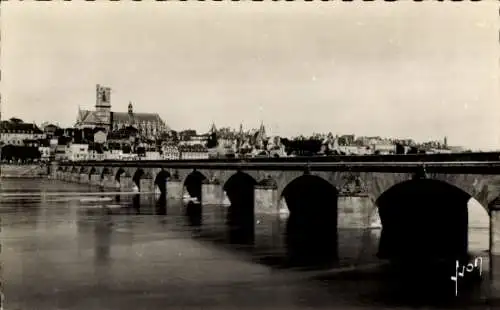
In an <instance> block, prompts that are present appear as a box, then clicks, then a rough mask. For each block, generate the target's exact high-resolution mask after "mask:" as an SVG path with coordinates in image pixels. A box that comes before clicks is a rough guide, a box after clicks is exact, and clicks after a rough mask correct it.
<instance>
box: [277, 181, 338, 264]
mask: <svg viewBox="0 0 500 310" xmlns="http://www.w3.org/2000/svg"><path fill="white" fill-rule="evenodd" d="M282 196H283V198H284V199H285V203H286V206H287V207H288V208H289V214H288V219H287V224H286V232H285V246H286V247H287V253H288V260H289V263H290V264H291V265H302V266H304V265H306V266H318V265H331V264H334V263H335V261H336V260H337V257H338V244H337V243H338V241H337V200H338V192H337V190H336V188H335V187H334V186H332V185H331V184H330V183H329V182H327V181H326V180H324V179H322V178H320V177H317V176H312V175H303V176H301V177H298V178H296V179H295V180H293V181H292V182H291V183H290V184H289V185H288V186H287V187H286V188H285V189H284V190H283V193H282Z"/></svg>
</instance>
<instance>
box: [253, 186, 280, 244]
mask: <svg viewBox="0 0 500 310" xmlns="http://www.w3.org/2000/svg"><path fill="white" fill-rule="evenodd" d="M279 198H280V197H279V196H278V186H277V184H276V183H275V182H274V181H273V180H272V179H270V178H267V179H264V180H262V181H261V182H259V183H258V184H257V185H256V186H255V188H254V214H255V238H256V239H255V244H256V245H257V246H258V247H259V248H261V249H263V250H264V251H265V250H267V249H273V250H275V249H276V248H282V246H280V245H282V243H283V236H282V232H283V227H282V226H283V225H282V224H281V222H280V219H279Z"/></svg>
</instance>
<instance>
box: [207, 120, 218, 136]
mask: <svg viewBox="0 0 500 310" xmlns="http://www.w3.org/2000/svg"><path fill="white" fill-rule="evenodd" d="M216 132H217V128H216V127H215V122H213V121H212V126H211V127H210V131H209V133H216Z"/></svg>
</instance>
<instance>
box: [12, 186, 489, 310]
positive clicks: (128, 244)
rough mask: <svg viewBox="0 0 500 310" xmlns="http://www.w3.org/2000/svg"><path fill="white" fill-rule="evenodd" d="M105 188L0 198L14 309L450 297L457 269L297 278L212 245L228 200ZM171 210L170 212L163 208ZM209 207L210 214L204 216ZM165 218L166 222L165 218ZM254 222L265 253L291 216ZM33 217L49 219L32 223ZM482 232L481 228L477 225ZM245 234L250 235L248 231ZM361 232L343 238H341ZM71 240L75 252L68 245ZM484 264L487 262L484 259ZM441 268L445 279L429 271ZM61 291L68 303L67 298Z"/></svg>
mask: <svg viewBox="0 0 500 310" xmlns="http://www.w3.org/2000/svg"><path fill="white" fill-rule="evenodd" d="M23 182H26V181H23ZM22 184H23V183H20V184H19V183H18V186H19V187H21V186H22ZM59 186H60V185H59ZM85 190H87V189H85ZM82 195H83V194H82ZM103 195H104V196H106V195H105V194H103ZM100 196H101V195H98V196H93V197H92V199H93V200H94V201H91V199H89V200H87V201H86V202H80V201H79V198H78V199H75V198H74V199H73V201H72V202H70V203H68V202H61V201H59V202H56V201H54V200H51V199H47V200H43V202H42V203H35V202H33V201H28V202H26V201H24V202H23V204H25V207H23V208H13V207H12V206H16V204H15V203H13V204H10V202H5V201H2V212H3V213H2V235H3V236H4V237H3V239H2V245H4V244H5V246H3V247H2V256H3V260H2V261H3V266H5V268H4V273H3V277H4V280H5V282H4V283H5V287H4V288H5V291H6V292H8V297H9V303H10V305H9V308H12V309H35V308H36V309H57V308H61V307H66V308H67V307H70V306H69V305H70V304H72V303H73V304H77V305H78V307H76V306H75V307H74V308H75V309H93V308H95V304H94V302H95V300H98V303H99V308H103V309H104V308H109V309H124V310H125V309H138V308H139V309H162V308H168V307H170V306H171V307H172V308H176V307H179V306H180V307H189V306H193V307H194V306H195V304H196V307H199V306H201V305H203V306H206V307H214V306H215V305H217V307H220V308H224V306H226V305H228V304H230V305H232V306H234V307H239V306H242V307H243V306H245V305H247V307H248V305H249V304H250V305H252V308H253V307H255V308H266V309H267V308H283V309H285V308H286V309H302V308H320V309H327V308H328V309H331V308H339V309H343V308H352V306H353V305H359V308H362V307H363V308H367V309H368V308H370V309H385V308H387V307H388V306H393V305H396V306H399V305H417V304H420V305H422V304H438V303H439V302H441V303H442V304H443V303H444V302H446V298H447V296H448V297H449V295H446V294H444V293H443V292H445V290H448V289H450V288H451V289H452V288H453V282H452V281H449V282H448V277H449V276H450V275H452V274H453V273H452V272H451V271H450V272H449V271H448V269H446V268H448V267H446V268H445V269H446V270H441V269H440V268H437V267H436V268H434V269H432V268H430V267H425V268H424V267H423V266H419V265H415V266H410V267H411V268H409V269H407V270H403V269H395V268H394V267H393V268H392V269H390V268H388V267H385V268H379V269H376V270H375V269H374V270H373V271H359V272H357V273H356V272H349V273H337V274H334V275H331V274H330V273H326V275H327V276H325V275H324V274H325V273H322V275H323V276H322V277H319V276H316V277H314V276H311V275H310V274H309V273H307V276H304V274H303V273H300V275H299V276H297V275H298V273H294V272H289V270H286V271H283V272H281V271H280V272H275V271H273V272H269V269H268V268H262V266H260V265H258V264H254V263H253V262H249V261H245V259H243V258H244V257H245V255H238V256H237V257H236V256H235V255H233V254H234V252H235V251H219V250H220V247H221V246H223V247H226V249H227V248H232V249H235V248H237V247H235V246H234V245H231V244H228V243H222V242H220V243H219V244H217V246H216V242H213V241H212V240H213V239H215V238H217V236H219V235H220V236H226V234H227V232H228V231H229V228H230V227H229V225H228V222H230V221H226V220H230V219H232V220H233V222H232V224H233V226H232V227H238V226H237V225H236V224H238V221H236V220H235V218H236V219H237V217H235V215H234V214H233V215H231V216H230V215H228V214H227V213H228V212H227V211H228V210H227V208H224V207H220V206H201V205H199V204H190V205H187V206H186V207H184V206H182V205H181V202H180V201H171V200H168V205H167V201H166V199H165V197H164V196H161V195H160V198H158V200H157V201H155V202H153V201H152V200H151V199H149V200H148V199H142V200H140V197H138V195H123V196H121V197H115V198H117V199H115V201H116V204H117V205H120V206H122V207H123V208H126V209H115V208H114V207H113V206H112V204H111V203H109V204H107V203H106V204H104V205H103V201H99V197H100ZM108 196H109V197H112V196H114V194H110V195H108ZM143 196H144V195H143ZM235 202H236V203H235ZM237 202H238V200H233V205H232V207H236V206H238V204H237ZM134 205H135V207H136V208H139V209H141V215H140V216H137V215H136V214H135V213H136V210H137V209H135V208H132V207H133V206H134ZM115 206H116V205H115ZM240 206H241V205H240ZM68 208H72V209H71V210H68ZM154 208H156V210H155V211H154V212H151V210H153V209H154ZM35 209H36V210H35ZM167 209H168V211H167ZM111 211H112V212H111ZM232 211H235V210H232ZM72 212H75V213H72ZM236 212H241V211H236ZM163 213H164V214H163ZM167 213H168V216H161V215H166V214H167ZM144 214H152V216H143V215H144ZM207 214H209V215H210V216H209V217H203V216H202V215H207ZM75 216H77V223H78V233H77V234H76V236H75V233H74V227H70V226H71V225H72V222H71V221H72V220H73V219H74V218H75ZM232 216H233V217H232ZM167 218H168V219H169V225H162V224H163V223H162V221H163V220H166V219H167ZM20 220H22V221H23V223H21V224H22V226H21V225H20V223H19V221H20ZM258 220H259V221H261V222H260V223H259V224H258V225H257V226H256V227H257V230H256V233H255V236H256V238H255V243H254V246H253V247H251V249H252V251H253V252H251V255H252V256H253V257H262V256H263V254H262V253H260V252H258V250H259V247H261V246H262V242H261V241H262V238H261V235H265V234H269V235H270V234H271V233H270V231H271V229H267V230H266V227H268V228H270V227H271V225H273V224H274V223H276V224H280V225H277V227H280V229H281V230H280V231H279V232H278V231H277V230H275V232H276V233H277V234H282V235H283V236H284V233H285V231H284V230H285V229H284V228H282V227H284V225H283V224H284V223H286V221H289V220H290V219H289V218H288V219H281V220H280V219H279V217H278V216H269V217H268V218H264V217H262V216H260V215H259V216H258ZM37 222H43V223H45V225H40V224H39V225H38V226H35V225H37V224H36V223H37ZM186 223H188V224H189V225H185V224H186ZM252 224H253V223H252ZM56 225H57V226H56ZM202 225H203V234H206V236H209V237H206V239H204V240H203V241H201V242H200V240H199V239H197V240H193V238H191V236H192V235H189V234H190V233H189V232H192V231H196V230H199V231H201V230H200V228H201V226H202ZM33 227H36V229H32V228H33ZM299 227H304V226H299ZM56 228H57V229H56ZM289 229H290V228H289ZM179 231H180V232H181V233H178V232H179ZM240 231H243V232H244V231H245V230H244V229H243V230H240ZM185 232H187V233H185ZM209 233H211V235H210V234H209ZM296 233H297V234H299V233H300V230H299V231H297V232H296ZM377 233H379V231H377V230H373V235H374V236H373V237H372V238H368V237H366V243H367V245H366V247H369V246H370V247H375V246H376V245H377V242H378V238H377V236H376V235H377ZM215 235H217V236H215ZM479 235H480V236H483V235H484V231H483V230H481V231H479ZM75 238H76V240H75ZM246 238H249V237H243V238H242V239H246ZM206 240H211V242H207V241H206ZM219 240H220V239H219ZM355 240H356V239H355V238H351V239H349V238H347V237H346V238H345V241H343V243H349V242H352V243H354V241H355ZM486 240H487V239H486ZM75 241H76V242H75ZM75 243H77V245H78V251H72V250H71V247H72V245H75ZM273 246H274V244H273ZM285 247H286V245H275V246H274V247H273V248H272V249H270V251H274V252H275V253H279V254H276V255H282V256H283V257H286V255H287V254H286V253H283V252H285V251H284V249H285ZM238 248H239V247H238ZM4 251H5V252H4ZM35 251H36V254H34V253H35ZM266 255H267V254H266ZM363 255H365V254H363ZM484 264H485V265H487V262H486V260H485V263H484ZM132 266H133V267H132ZM438 269H439V270H438ZM58 270H59V271H58ZM61 270H62V272H61ZM438 271H440V272H441V274H442V275H443V278H442V280H441V281H443V282H439V281H438V280H439V279H436V278H434V277H432V275H433V274H438ZM448 272H449V273H450V274H447V273H448ZM280 277H281V278H280ZM299 278H300V279H299ZM240 279H244V281H245V285H234V282H235V281H238V280H240ZM277 279H278V280H277ZM215 282H217V284H216V285H214V283H215ZM462 283H464V282H462ZM57 290H59V291H57ZM193 291H194V292H196V294H193V293H192V292H193ZM47 292H51V293H50V294H47ZM147 294H150V296H147ZM433 294H434V295H433ZM478 294H479V293H478V291H477V289H476V288H475V287H473V288H467V287H465V286H461V287H459V297H458V298H453V300H452V301H450V303H455V304H457V303H460V304H458V305H457V307H460V308H464V307H465V301H464V300H468V302H469V303H472V302H475V303H479V301H478V300H479V297H478ZM481 294H483V293H481ZM483 295H484V294H483ZM88 296H92V297H91V298H89V297H88ZM152 296H153V297H152ZM482 297H484V296H482ZM94 298H95V299H94ZM63 299H66V300H64V302H63V303H64V304H65V305H61V303H62V302H61V300H63ZM89 300H90V301H89ZM221 300H222V301H221ZM40 303H43V304H42V305H41V306H40V305H39V304H40ZM374 303H376V304H375V305H374ZM66 304H67V305H68V306H66ZM436 308H438V307H432V306H431V307H427V309H436ZM492 308H493V306H492Z"/></svg>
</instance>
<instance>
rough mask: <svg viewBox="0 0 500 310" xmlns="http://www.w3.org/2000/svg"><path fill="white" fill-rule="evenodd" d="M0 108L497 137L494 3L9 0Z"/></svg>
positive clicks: (190, 123) (55, 116)
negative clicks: (103, 96) (99, 95)
mask: <svg viewBox="0 0 500 310" xmlns="http://www.w3.org/2000/svg"><path fill="white" fill-rule="evenodd" d="M1 16H2V18H1V39H2V42H1V58H0V63H1V66H0V68H1V70H2V83H1V85H0V89H1V94H2V118H3V119H8V118H10V117H18V118H21V119H23V120H24V121H26V122H31V121H35V122H37V123H41V122H43V121H49V122H57V123H60V124H61V126H72V125H73V124H74V122H75V120H76V116H77V111H78V107H80V108H82V109H93V107H94V105H95V85H96V84H101V85H104V86H109V87H111V88H112V95H111V103H112V107H113V108H112V110H114V111H126V110H127V105H128V103H129V101H132V103H133V104H134V110H135V111H137V112H157V113H159V114H160V116H161V117H162V118H163V119H164V120H165V122H166V123H167V124H168V125H169V126H170V127H171V128H172V129H174V130H182V129H189V128H191V129H195V130H197V131H199V132H206V131H208V129H209V127H210V125H211V123H212V122H215V124H216V125H217V126H218V127H226V126H230V127H233V128H239V124H240V123H243V126H244V128H245V129H250V128H258V126H259V124H260V122H261V121H263V122H264V124H265V125H266V128H267V130H268V132H269V133H271V134H276V135H281V136H297V135H300V134H304V135H310V134H312V133H313V132H324V133H327V132H332V133H333V134H355V135H357V136H360V135H370V136H383V137H394V138H413V139H415V140H417V141H426V140H441V141H442V140H443V138H444V137H445V136H446V137H448V143H449V144H450V145H463V146H465V147H468V148H472V149H484V150H487V149H500V122H499V119H500V118H499V117H500V111H499V109H498V108H497V106H498V101H499V99H500V98H499V94H498V66H499V65H498V59H499V56H500V53H499V49H498V29H499V28H500V25H499V23H498V5H497V4H496V3H491V2H488V3H485V2H480V3H477V2H474V3H437V2H423V3H414V2H402V1H400V2H397V3H385V2H377V3H365V2H364V3H360V4H359V5H355V4H354V3H342V2H334V3H330V2H325V3H323V2H321V3H318V2H300V3H299V2H293V3H290V2H286V3H281V2H263V3H252V2H235V3H232V2H222V3H211V2H183V3H181V2H179V3H170V2H155V3H153V2H151V3H149V2H137V3H133V2H127V3H126V2H95V3H87V2H81V3H80V2H78V3H77V2H50V3H35V2H4V3H2V12H1Z"/></svg>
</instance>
